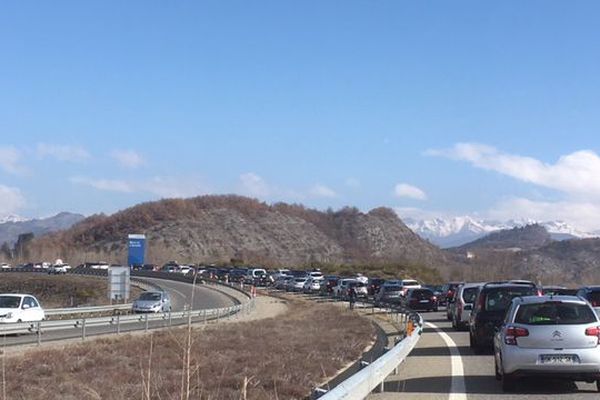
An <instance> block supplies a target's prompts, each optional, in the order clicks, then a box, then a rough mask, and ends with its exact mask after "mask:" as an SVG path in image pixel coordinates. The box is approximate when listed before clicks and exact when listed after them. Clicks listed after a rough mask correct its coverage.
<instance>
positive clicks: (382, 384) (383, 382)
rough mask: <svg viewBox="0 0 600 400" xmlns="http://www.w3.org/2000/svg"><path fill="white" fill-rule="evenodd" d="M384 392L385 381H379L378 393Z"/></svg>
mask: <svg viewBox="0 0 600 400" xmlns="http://www.w3.org/2000/svg"><path fill="white" fill-rule="evenodd" d="M383 392H385V381H381V383H380V384H379V393H383Z"/></svg>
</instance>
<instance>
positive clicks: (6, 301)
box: [0, 296, 21, 308]
mask: <svg viewBox="0 0 600 400" xmlns="http://www.w3.org/2000/svg"><path fill="white" fill-rule="evenodd" d="M19 304H21V298H20V297H18V296H0V308H19Z"/></svg>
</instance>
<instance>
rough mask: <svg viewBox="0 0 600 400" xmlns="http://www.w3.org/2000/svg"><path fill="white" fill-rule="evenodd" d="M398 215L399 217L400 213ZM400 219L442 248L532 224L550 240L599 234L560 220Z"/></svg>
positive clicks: (466, 217)
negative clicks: (539, 226) (543, 231)
mask: <svg viewBox="0 0 600 400" xmlns="http://www.w3.org/2000/svg"><path fill="white" fill-rule="evenodd" d="M400 217H401V218H402V216H400ZM403 221H404V222H405V223H406V225H407V226H408V227H409V228H410V229H412V230H413V232H415V233H416V234H417V235H419V236H421V237H422V238H424V239H427V240H429V241H430V242H432V243H434V244H436V245H438V246H440V247H443V248H447V247H456V246H461V245H463V244H466V243H469V242H472V241H474V240H477V239H479V238H481V237H483V236H485V235H487V234H489V233H492V232H496V231H499V230H503V229H512V228H515V227H522V226H525V225H531V224H535V223H537V224H540V225H542V226H543V227H544V228H546V230H547V231H548V233H550V235H551V237H552V239H554V240H566V239H574V238H578V239H584V238H591V237H599V236H600V234H599V233H598V232H594V233H589V232H583V231H581V230H579V229H577V228H575V227H573V226H571V225H569V224H567V223H566V222H562V221H548V222H539V221H535V220H526V219H523V220H510V221H505V222H501V221H490V220H484V219H475V218H472V217H469V216H463V217H451V218H434V219H428V220H416V219H413V218H404V219H403Z"/></svg>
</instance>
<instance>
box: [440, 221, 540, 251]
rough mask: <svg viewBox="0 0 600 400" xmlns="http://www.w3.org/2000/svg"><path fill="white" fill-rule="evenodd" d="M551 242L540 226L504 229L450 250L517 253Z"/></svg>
mask: <svg viewBox="0 0 600 400" xmlns="http://www.w3.org/2000/svg"><path fill="white" fill-rule="evenodd" d="M551 242H552V237H551V236H550V234H549V233H548V231H547V230H546V228H544V227H543V226H541V225H538V224H533V225H526V226H524V227H516V228H512V229H505V230H501V231H498V232H493V233H490V234H488V235H486V236H484V237H482V238H481V239H477V240H475V241H473V242H470V243H467V244H465V245H462V246H460V247H454V248H452V249H450V250H451V251H453V252H459V253H464V252H467V251H468V252H477V251H479V250H497V251H503V250H507V251H519V250H533V249H537V248H539V247H542V246H545V245H547V244H549V243H551Z"/></svg>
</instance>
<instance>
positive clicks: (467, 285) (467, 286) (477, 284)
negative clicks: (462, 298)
mask: <svg viewBox="0 0 600 400" xmlns="http://www.w3.org/2000/svg"><path fill="white" fill-rule="evenodd" d="M483 285H485V282H470V283H463V284H462V285H461V286H460V287H461V289H470V288H474V287H481V286H483Z"/></svg>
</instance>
